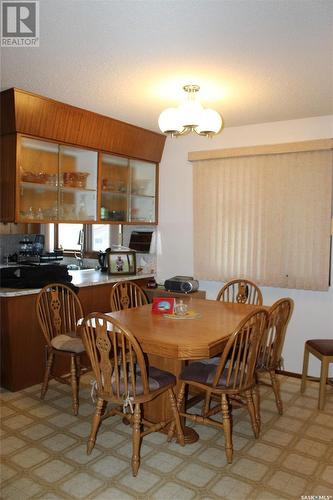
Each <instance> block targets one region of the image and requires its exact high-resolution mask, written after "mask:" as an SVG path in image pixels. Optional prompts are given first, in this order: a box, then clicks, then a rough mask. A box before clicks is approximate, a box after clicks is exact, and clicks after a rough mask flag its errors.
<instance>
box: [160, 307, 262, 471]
mask: <svg viewBox="0 0 333 500" xmlns="http://www.w3.org/2000/svg"><path fill="white" fill-rule="evenodd" d="M267 321H268V312H267V311H266V310H265V309H261V308H260V309H258V310H256V311H254V312H251V313H250V314H248V315H247V316H246V317H245V318H244V319H243V320H242V321H241V323H240V324H239V325H238V326H237V328H236V329H235V330H234V331H233V333H232V334H231V335H230V337H229V339H228V341H227V344H226V346H225V348H224V350H223V352H222V354H221V357H219V358H211V359H205V360H201V361H196V362H193V363H191V364H189V365H187V366H186V367H185V368H184V370H183V371H182V373H181V374H180V376H179V380H180V382H181V387H180V391H179V394H178V398H177V407H178V409H179V415H180V416H182V417H185V418H188V419H190V420H193V421H194V422H197V423H199V424H207V425H210V426H214V427H217V428H221V429H223V431H224V438H225V452H226V457H227V461H228V463H231V462H232V457H233V445H232V422H231V400H236V401H237V402H239V403H241V404H243V402H244V398H245V404H246V406H247V409H248V411H249V414H250V418H251V424H252V429H253V432H254V435H255V437H258V436H259V431H260V429H259V426H258V423H257V418H256V414H257V412H259V409H258V408H255V403H256V401H258V400H254V398H253V390H254V386H255V376H254V371H255V366H256V359H257V354H258V349H259V344H260V341H261V338H262V335H263V334H264V331H265V329H266V327H267ZM187 386H189V387H194V388H195V389H197V390H198V389H199V390H201V391H204V392H205V395H206V397H205V401H204V406H203V408H202V413H201V415H199V414H193V413H188V412H186V410H185V411H180V410H181V408H182V407H185V403H184V395H185V389H186V387H187ZM213 397H214V398H216V397H217V398H218V399H219V402H218V404H217V405H215V406H214V407H213V408H210V406H211V401H212V398H213ZM217 413H222V423H221V422H218V421H216V420H214V419H212V418H211V417H212V416H213V415H216V414H217ZM173 430H174V424H172V426H171V428H170V433H172V432H173Z"/></svg>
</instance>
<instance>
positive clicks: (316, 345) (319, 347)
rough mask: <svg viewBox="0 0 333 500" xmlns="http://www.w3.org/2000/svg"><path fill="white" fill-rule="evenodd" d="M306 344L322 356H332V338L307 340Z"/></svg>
mask: <svg viewBox="0 0 333 500" xmlns="http://www.w3.org/2000/svg"><path fill="white" fill-rule="evenodd" d="M306 344H307V345H308V346H309V347H312V349H315V350H316V351H318V352H319V353H320V354H322V355H323V356H333V340H329V339H313V340H307V341H306Z"/></svg>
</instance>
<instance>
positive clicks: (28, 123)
mask: <svg viewBox="0 0 333 500" xmlns="http://www.w3.org/2000/svg"><path fill="white" fill-rule="evenodd" d="M3 94H4V95H3V96H2V99H3V100H4V99H5V98H7V100H8V102H5V106H4V111H3V116H4V117H5V119H4V122H5V126H4V128H3V132H2V133H3V134H4V133H5V134H9V133H13V132H20V133H22V134H29V135H33V136H36V137H43V138H45V139H52V140H55V141H59V142H65V143H68V144H73V145H79V146H83V147H91V148H93V149H96V150H102V151H107V152H112V153H116V154H119V155H125V156H130V157H132V158H140V159H142V160H148V161H152V162H155V163H159V162H160V160H161V157H162V153H163V148H164V143H165V139H166V137H165V136H164V135H162V134H158V133H156V132H152V131H150V130H146V129H143V128H140V127H136V126H135V125H130V124H128V123H125V122H122V121H119V120H115V119H113V118H109V117H107V116H103V115H100V114H97V113H93V112H91V111H87V110H85V109H81V108H77V107H75V106H71V105H69V104H65V103H61V102H59V101H55V100H52V99H49V98H47V97H42V96H38V95H35V94H31V93H29V92H26V91H23V90H20V89H15V88H14V89H9V90H8V91H6V92H4V93H3ZM13 96H14V98H13ZM13 103H14V105H15V113H14V116H15V118H13V110H12V109H11V106H13Z"/></svg>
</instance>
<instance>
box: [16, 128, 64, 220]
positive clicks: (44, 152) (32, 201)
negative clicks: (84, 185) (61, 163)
mask: <svg viewBox="0 0 333 500" xmlns="http://www.w3.org/2000/svg"><path fill="white" fill-rule="evenodd" d="M58 153H59V146H58V145H57V144H54V143H52V142H46V141H39V140H36V139H30V138H27V137H21V139H20V142H19V149H18V179H19V182H18V190H19V192H18V197H19V207H18V216H19V219H20V220H27V221H30V222H31V221H38V222H39V221H47V222H49V221H53V220H55V219H57V218H58V184H59V175H58V158H59V154H58Z"/></svg>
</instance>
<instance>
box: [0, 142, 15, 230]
mask: <svg viewBox="0 0 333 500" xmlns="http://www.w3.org/2000/svg"><path fill="white" fill-rule="evenodd" d="M0 139H1V144H0V148H1V165H0V192H1V201H0V203H1V204H0V212H1V213H0V218H1V221H2V222H13V220H15V186H16V183H15V178H16V170H15V165H16V135H15V134H11V135H5V136H2V137H0Z"/></svg>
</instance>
